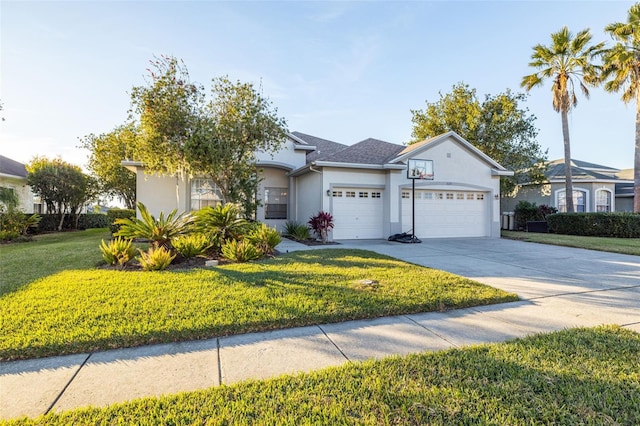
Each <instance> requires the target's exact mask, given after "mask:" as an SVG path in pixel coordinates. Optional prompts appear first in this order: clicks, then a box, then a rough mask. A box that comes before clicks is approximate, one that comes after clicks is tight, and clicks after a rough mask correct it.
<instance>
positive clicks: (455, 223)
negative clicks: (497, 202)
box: [401, 190, 490, 238]
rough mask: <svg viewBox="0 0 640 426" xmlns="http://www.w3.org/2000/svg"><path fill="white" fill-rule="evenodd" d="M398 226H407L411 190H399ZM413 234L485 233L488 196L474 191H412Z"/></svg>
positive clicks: (461, 234)
mask: <svg viewBox="0 0 640 426" xmlns="http://www.w3.org/2000/svg"><path fill="white" fill-rule="evenodd" d="M401 197H402V203H401V204H402V230H403V231H409V230H410V229H411V224H412V221H411V218H412V213H411V209H412V207H411V191H410V190H409V191H406V190H405V191H402V192H401ZM415 198H416V199H415V203H416V204H415V208H416V212H415V215H416V217H415V224H416V229H415V234H416V236H418V237H420V238H442V237H486V236H488V235H489V232H490V227H489V205H488V203H489V196H488V193H486V192H477V191H466V192H463V191H425V190H416V191H415Z"/></svg>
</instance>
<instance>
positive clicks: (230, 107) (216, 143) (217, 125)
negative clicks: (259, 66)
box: [188, 77, 286, 216]
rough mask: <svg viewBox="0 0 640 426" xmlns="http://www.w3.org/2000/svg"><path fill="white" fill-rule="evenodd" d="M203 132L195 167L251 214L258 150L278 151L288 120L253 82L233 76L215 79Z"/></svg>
mask: <svg viewBox="0 0 640 426" xmlns="http://www.w3.org/2000/svg"><path fill="white" fill-rule="evenodd" d="M211 95H212V99H211V101H210V102H209V103H208V104H207V106H206V108H205V117H204V118H203V120H202V126H201V129H200V130H201V133H200V134H199V137H198V138H195V139H194V140H193V142H194V143H192V144H190V146H189V149H188V155H189V161H190V164H191V166H192V167H193V168H194V170H197V171H198V172H199V173H200V174H202V175H204V176H208V177H210V178H211V179H212V180H213V181H214V182H215V184H216V185H217V186H218V188H219V189H220V192H221V194H222V197H223V200H224V201H229V202H233V203H239V204H241V205H242V206H243V208H244V213H245V215H246V216H251V215H252V213H253V212H255V208H256V190H257V184H258V177H257V173H256V167H255V160H256V158H255V153H256V151H263V152H274V151H276V150H277V149H278V148H279V147H280V145H281V144H282V141H283V140H284V138H285V136H286V122H285V120H284V119H283V118H280V117H278V114H277V109H276V108H274V107H273V106H272V105H271V102H270V101H269V100H268V99H267V98H266V97H264V96H263V95H262V94H261V93H260V92H259V91H258V90H256V88H255V87H254V86H253V85H252V84H250V83H242V82H240V81H237V82H232V81H230V80H229V79H228V78H227V77H220V78H216V79H214V80H213V82H212V89H211Z"/></svg>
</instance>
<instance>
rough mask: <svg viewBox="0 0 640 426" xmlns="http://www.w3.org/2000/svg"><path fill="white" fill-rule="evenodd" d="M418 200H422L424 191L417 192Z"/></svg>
mask: <svg viewBox="0 0 640 426" xmlns="http://www.w3.org/2000/svg"><path fill="white" fill-rule="evenodd" d="M416 200H422V192H420V191H418V192H416Z"/></svg>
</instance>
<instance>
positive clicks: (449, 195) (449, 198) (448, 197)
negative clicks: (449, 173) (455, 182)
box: [447, 192, 453, 200]
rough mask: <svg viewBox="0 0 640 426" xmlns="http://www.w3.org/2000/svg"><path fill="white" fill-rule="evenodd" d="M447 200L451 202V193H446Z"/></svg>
mask: <svg viewBox="0 0 640 426" xmlns="http://www.w3.org/2000/svg"><path fill="white" fill-rule="evenodd" d="M447 200H453V194H452V193H451V192H447Z"/></svg>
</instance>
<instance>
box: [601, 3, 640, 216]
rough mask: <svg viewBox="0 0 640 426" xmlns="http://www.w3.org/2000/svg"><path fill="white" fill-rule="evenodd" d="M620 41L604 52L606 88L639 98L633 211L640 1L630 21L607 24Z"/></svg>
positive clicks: (638, 191) (639, 203) (639, 168)
mask: <svg viewBox="0 0 640 426" xmlns="http://www.w3.org/2000/svg"><path fill="white" fill-rule="evenodd" d="M605 31H607V32H608V33H609V34H610V35H611V37H613V39H614V40H617V41H618V43H617V44H616V45H615V46H613V47H612V48H611V49H608V50H606V51H605V53H604V57H603V62H604V66H603V77H604V80H607V81H606V82H605V84H604V88H605V90H606V91H608V92H619V91H620V90H622V101H623V102H624V103H628V102H630V101H632V100H635V101H636V148H635V156H634V162H633V165H634V174H633V181H634V182H633V211H634V212H636V213H639V212H640V3H636V4H634V5H633V6H631V9H629V12H628V16H627V22H615V23H613V24H609V25H607V26H606V28H605Z"/></svg>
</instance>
